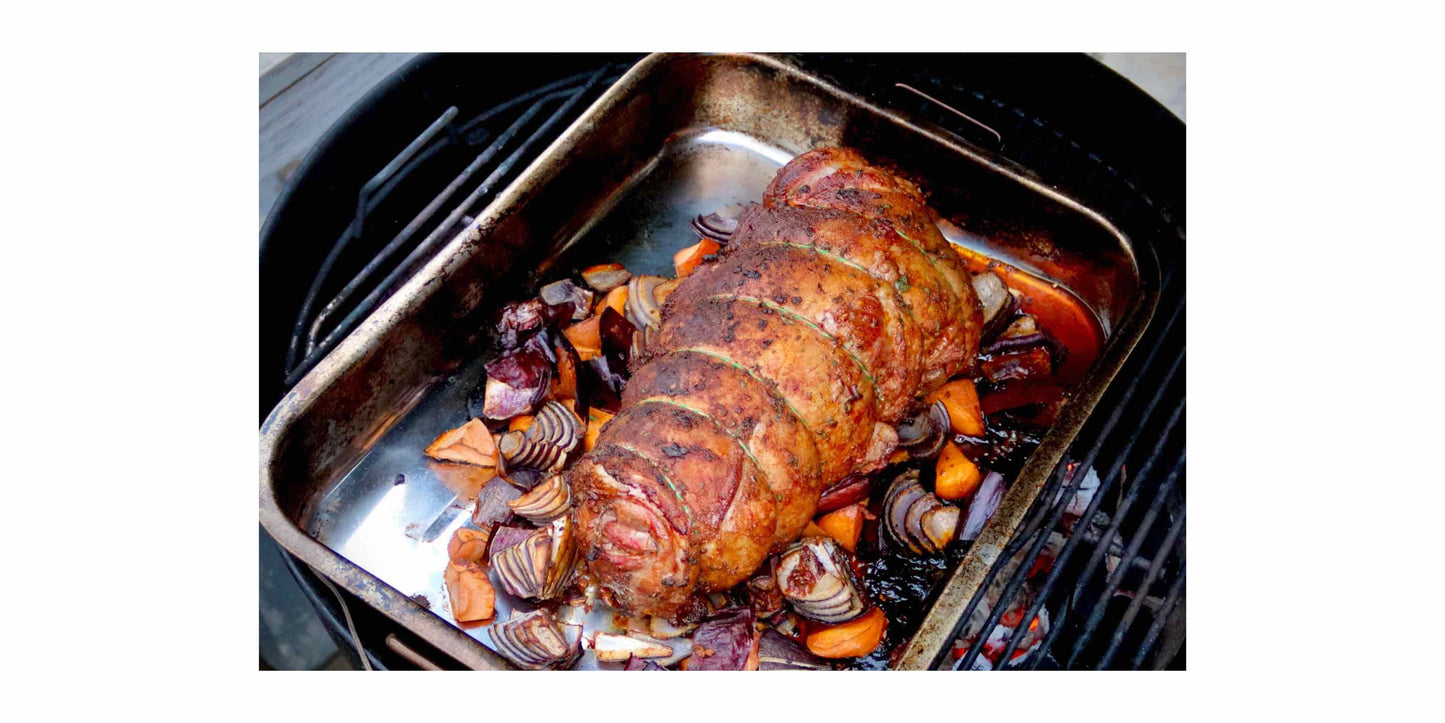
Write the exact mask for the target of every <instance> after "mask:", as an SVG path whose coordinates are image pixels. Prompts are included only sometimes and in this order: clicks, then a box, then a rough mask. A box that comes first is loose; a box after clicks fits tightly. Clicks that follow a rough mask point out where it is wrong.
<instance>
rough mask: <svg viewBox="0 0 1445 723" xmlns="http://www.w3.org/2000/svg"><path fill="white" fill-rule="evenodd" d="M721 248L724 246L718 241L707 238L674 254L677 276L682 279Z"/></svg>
mask: <svg viewBox="0 0 1445 723" xmlns="http://www.w3.org/2000/svg"><path fill="white" fill-rule="evenodd" d="M720 248H722V247H721V246H718V244H717V242H716V241H714V240H712V239H710V238H705V239H703V240H701V241H698V242H697V243H695V244H693V245H691V246H689V247H687V248H685V249H683V250H681V251H678V252H677V253H675V254H673V255H672V265H673V266H675V267H676V268H677V278H679V279H681V278H683V277H685V276H687V275H688V274H690V273H692V272H693V271H694V270H695V269H697V267H698V266H701V265H702V260H703V259H704V258H706V257H707V256H711V255H712V254H715V253H717V251H718V249H720Z"/></svg>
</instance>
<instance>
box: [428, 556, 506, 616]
mask: <svg viewBox="0 0 1445 723" xmlns="http://www.w3.org/2000/svg"><path fill="white" fill-rule="evenodd" d="M442 579H443V580H444V581H445V582H446V586H447V595H448V597H450V598H451V604H452V617H454V618H456V620H457V622H459V623H471V622H476V621H479V620H486V619H488V618H490V617H492V616H493V615H495V614H496V612H495V611H496V602H497V592H496V590H495V589H493V588H492V582H491V581H490V580H488V579H487V570H486V568H484V567H482V566H481V565H478V564H476V563H475V562H472V563H465V564H462V563H457V562H450V563H447V569H446V572H445V573H443V575H442Z"/></svg>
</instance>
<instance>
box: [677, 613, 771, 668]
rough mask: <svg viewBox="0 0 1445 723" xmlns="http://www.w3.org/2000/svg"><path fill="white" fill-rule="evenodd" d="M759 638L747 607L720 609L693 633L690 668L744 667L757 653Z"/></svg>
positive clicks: (689, 659)
mask: <svg viewBox="0 0 1445 723" xmlns="http://www.w3.org/2000/svg"><path fill="white" fill-rule="evenodd" d="M757 645H758V638H757V633H756V631H754V630H753V613H752V611H751V610H749V609H747V608H731V609H727V610H720V611H718V612H717V614H715V615H713V616H712V617H711V618H708V619H707V620H706V621H704V622H703V623H702V624H701V625H698V626H697V631H696V632H694V633H693V634H692V657H690V658H688V659H687V669H688V670H745V669H746V667H747V664H748V659H749V658H753V657H755V656H756V653H757Z"/></svg>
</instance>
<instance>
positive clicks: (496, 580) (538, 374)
mask: <svg viewBox="0 0 1445 723" xmlns="http://www.w3.org/2000/svg"><path fill="white" fill-rule="evenodd" d="M939 223H940V219H939V218H937V216H936V214H935V213H934V212H933V211H932V210H931V209H930V208H929V206H928V204H927V201H926V198H925V195H924V193H923V192H922V191H921V190H920V186H919V185H916V184H915V183H914V182H913V181H911V180H909V179H906V178H904V177H902V176H901V175H898V174H895V173H894V172H892V171H890V170H889V169H888V168H885V167H884V166H882V165H878V164H875V163H873V162H870V161H869V160H868V159H866V158H864V157H863V156H862V155H861V154H859V153H858V152H856V151H853V150H850V149H846V148H839V147H826V148H817V149H814V150H811V151H808V152H806V153H803V154H801V155H799V156H797V157H795V158H794V159H793V160H791V161H790V162H788V163H787V164H786V165H784V166H783V167H782V168H781V169H780V170H779V171H778V172H777V175H776V176H775V177H774V178H773V180H772V182H771V184H770V185H769V186H768V187H767V189H766V191H765V192H764V193H763V195H762V197H761V198H760V199H757V200H756V201H755V202H753V203H750V204H745V205H742V206H738V207H730V208H727V209H723V210H720V211H719V212H717V213H711V214H704V215H701V216H699V217H697V218H696V219H694V221H693V224H692V229H693V231H695V233H694V234H692V235H690V237H689V238H687V239H686V242H685V243H679V244H678V246H679V247H680V248H679V250H678V251H677V252H676V254H675V255H674V257H673V262H674V267H675V275H674V276H672V277H670V278H668V277H663V276H653V275H634V274H633V273H631V272H630V271H629V270H628V269H627V268H626V267H625V266H623V265H622V264H617V263H607V264H602V265H596V266H590V267H587V268H584V269H580V270H578V271H576V272H575V273H569V274H563V275H561V276H562V277H561V278H554V279H552V280H550V281H548V283H545V284H543V285H541V287H540V290H539V291H538V293H537V295H536V296H535V297H534V298H528V299H525V300H521V301H513V302H511V303H509V304H507V305H506V306H504V307H503V308H502V310H501V312H500V314H499V316H498V318H497V319H496V321H495V329H494V332H495V337H496V341H497V344H496V347H497V348H496V350H495V355H494V357H493V358H490V359H488V360H487V361H486V364H485V375H484V378H483V379H482V380H481V382H480V383H479V384H478V385H477V387H476V389H475V391H474V392H473V393H472V396H471V398H470V399H471V401H470V402H469V412H470V415H471V416H472V417H473V418H472V419H471V420H470V421H468V422H467V423H466V424H465V425H463V426H461V427H457V428H454V429H450V430H437V432H439V433H440V434H439V436H437V437H436V439H435V441H434V442H432V444H431V445H430V446H428V447H427V448H426V450H425V454H426V455H428V456H429V457H430V458H432V459H433V460H434V462H435V463H436V464H437V465H439V466H453V467H462V468H466V469H470V470H473V471H476V472H477V473H478V474H477V475H475V477H476V478H477V479H479V480H480V479H483V478H485V480H486V481H485V482H483V483H481V484H480V485H479V486H478V487H477V491H476V495H475V496H476V502H475V507H474V508H473V510H472V515H471V517H470V519H469V521H468V524H467V525H465V526H463V527H461V528H459V529H457V530H456V531H455V533H454V535H453V536H452V538H451V542H450V545H449V546H448V549H447V557H448V562H447V567H446V570H445V574H444V580H445V587H446V591H447V596H448V598H449V599H448V600H447V601H446V605H445V607H446V611H447V612H449V614H450V615H451V617H452V618H453V619H455V620H456V621H457V622H458V623H459V624H461V625H463V626H464V627H468V628H476V627H482V626H485V632H486V640H487V641H489V643H490V647H491V648H492V649H493V650H495V651H496V652H497V653H499V654H501V655H502V656H503V657H505V658H506V659H507V660H509V661H510V662H512V663H513V664H515V665H517V666H518V667H522V668H529V669H542V668H563V667H571V666H573V665H575V664H577V662H578V661H579V660H580V659H581V658H582V657H583V656H584V655H590V656H592V657H593V658H594V659H595V662H596V663H598V664H599V665H604V664H616V665H619V666H625V667H626V668H628V669H645V670H651V669H667V668H682V669H690V670H704V669H718V670H742V669H748V670H756V669H774V668H803V669H827V668H838V667H862V668H873V667H883V666H886V665H887V664H888V661H889V657H890V656H891V655H894V654H895V653H896V651H897V650H898V649H899V647H900V644H901V643H902V642H903V641H905V640H906V639H907V636H909V635H910V634H911V633H912V628H914V627H916V626H917V623H918V618H919V615H920V614H921V608H922V606H923V605H924V602H925V600H926V599H927V598H928V596H929V595H930V594H931V592H932V590H933V589H934V587H935V586H936V584H937V583H938V581H939V580H940V578H941V576H942V573H943V571H944V570H945V569H947V567H948V565H949V562H950V560H956V559H957V555H958V551H959V550H960V549H961V548H963V547H965V546H966V545H967V544H968V543H969V542H970V541H972V540H974V539H976V538H977V536H978V535H979V532H980V530H982V528H983V527H984V524H985V523H986V522H987V521H988V519H989V517H990V515H992V514H993V512H994V510H995V509H996V508H997V506H998V504H999V500H1000V499H1001V498H1002V496H1003V494H1004V491H1005V489H1006V488H1007V486H1008V484H1009V481H1010V478H1011V476H1012V475H1013V474H1014V473H1015V472H1016V471H1017V469H1018V466H1019V465H1020V464H1021V460H1022V459H1024V458H1026V457H1027V455H1028V453H1029V452H1030V451H1031V450H1032V448H1033V446H1034V445H1036V444H1037V442H1038V434H1039V431H1040V430H1042V429H1046V428H1047V426H1048V425H1049V424H1050V423H1051V420H1052V415H1053V414H1054V413H1055V412H1057V410H1058V408H1059V406H1060V405H1061V404H1062V403H1063V400H1064V399H1065V397H1066V394H1067V389H1068V385H1069V383H1071V382H1072V381H1075V379H1074V377H1076V376H1077V372H1078V370H1079V369H1081V368H1087V366H1088V364H1089V362H1090V360H1091V355H1093V354H1094V353H1095V345H1096V341H1095V337H1094V336H1093V334H1094V333H1095V332H1094V330H1092V329H1086V330H1084V331H1080V330H1079V329H1077V328H1071V327H1069V326H1068V325H1069V323H1070V322H1069V319H1072V318H1074V317H1071V316H1069V315H1067V314H1060V313H1058V312H1057V310H1058V309H1061V308H1066V307H1067V306H1068V305H1067V304H1066V303H1051V302H1050V297H1049V294H1048V292H1047V290H1046V289H1042V290H1041V288H1036V287H1031V286H1029V285H1028V283H1029V282H1028V280H1027V279H1026V278H1025V277H1024V276H1023V275H1021V274H1015V273H1010V272H1009V270H1008V269H1007V268H1005V267H1003V266H1001V265H998V264H996V263H994V262H991V261H988V260H987V258H986V257H981V256H978V255H976V254H975V253H974V252H971V251H969V250H967V249H963V248H960V247H956V246H954V245H953V244H951V243H950V242H949V241H948V240H947V239H945V237H944V236H943V234H942V233H941V232H940V229H939ZM687 243H691V245H687ZM1080 339H1087V341H1086V342H1080V341H1078V340H1080ZM1065 340H1073V343H1072V345H1067V344H1065V343H1063V341H1065ZM503 596H505V598H506V601H505V603H506V604H500V601H499V599H500V598H502V597H503ZM501 610H506V611H507V612H506V614H499V611H501ZM439 612H441V611H440V610H439ZM599 615H602V616H603V617H604V618H605V620H604V621H603V622H602V623H600V624H599V623H598V622H597V618H598V616H599ZM1025 652H1026V651H1025Z"/></svg>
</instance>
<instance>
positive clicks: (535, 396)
mask: <svg viewBox="0 0 1445 723" xmlns="http://www.w3.org/2000/svg"><path fill="white" fill-rule="evenodd" d="M551 383H552V362H551V361H550V360H549V359H547V357H546V356H545V355H543V354H540V353H538V352H537V351H535V350H532V349H519V350H517V351H514V352H512V353H509V354H507V355H506V356H503V357H501V358H499V359H495V360H493V361H491V362H490V363H488V364H487V386H486V406H485V407H484V410H483V411H484V413H485V414H486V417H487V419H497V420H502V419H511V418H512V417H515V416H517V415H519V414H530V413H531V412H532V410H534V409H536V408H537V405H538V404H541V403H542V400H543V399H545V398H546V396H547V391H548V390H549V389H550V388H551Z"/></svg>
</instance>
